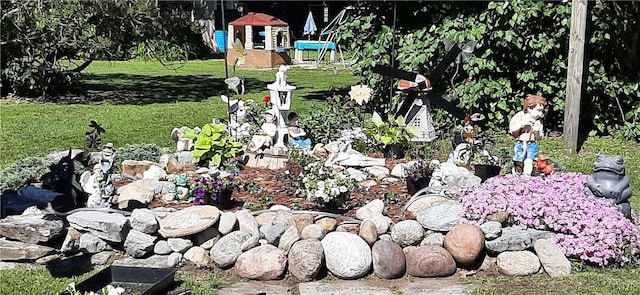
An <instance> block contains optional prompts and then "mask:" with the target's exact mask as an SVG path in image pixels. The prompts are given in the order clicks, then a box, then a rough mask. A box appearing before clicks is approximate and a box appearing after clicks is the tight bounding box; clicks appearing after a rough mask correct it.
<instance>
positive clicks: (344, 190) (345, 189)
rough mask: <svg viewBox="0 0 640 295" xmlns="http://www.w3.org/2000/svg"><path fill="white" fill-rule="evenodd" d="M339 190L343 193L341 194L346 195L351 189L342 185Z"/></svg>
mask: <svg viewBox="0 0 640 295" xmlns="http://www.w3.org/2000/svg"><path fill="white" fill-rule="evenodd" d="M338 189H339V190H340V192H341V193H346V192H347V191H348V190H349V189H347V187H346V186H344V185H341V186H340V187H339V188H338Z"/></svg>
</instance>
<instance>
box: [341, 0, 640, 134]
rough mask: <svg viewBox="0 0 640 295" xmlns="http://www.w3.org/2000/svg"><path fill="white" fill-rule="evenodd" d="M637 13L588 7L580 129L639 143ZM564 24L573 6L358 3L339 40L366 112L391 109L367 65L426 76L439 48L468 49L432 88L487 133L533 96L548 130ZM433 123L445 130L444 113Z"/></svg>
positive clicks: (556, 112) (625, 7) (554, 117)
mask: <svg viewBox="0 0 640 295" xmlns="http://www.w3.org/2000/svg"><path fill="white" fill-rule="evenodd" d="M394 5H398V9H397V16H396V17H395V25H394V16H393V9H394V7H393V6H394ZM639 7H640V4H639V3H637V2H615V1H614V2H591V3H590V4H589V10H590V11H589V16H590V19H589V23H590V25H589V27H588V30H587V35H588V44H586V46H585V49H586V52H587V54H586V56H587V57H586V58H587V60H588V64H587V65H585V71H586V79H584V81H585V82H586V88H585V90H586V91H585V93H584V95H583V97H582V101H583V104H584V105H583V108H582V113H581V114H582V117H583V119H584V121H583V122H582V124H581V127H582V129H583V131H592V133H591V134H595V133H596V132H597V133H599V134H607V133H613V132H616V130H618V131H619V132H617V134H620V135H622V136H625V137H627V138H634V137H635V138H636V140H638V139H640V127H639V126H640V101H638V99H637V97H638V96H640V95H639V93H640V90H639V89H638V80H640V79H639V73H640V65H639V63H638V49H639V47H640V43H638V32H639V29H640V27H639V26H640V25H639V21H640V13H639ZM570 20H571V4H570V3H566V2H565V3H557V2H553V3H546V2H542V1H528V0H525V1H507V2H437V3H434V2H428V3H426V2H419V3H412V5H405V4H401V3H400V2H398V3H397V4H394V3H389V2H361V3H358V5H356V6H355V9H353V10H352V11H351V14H350V19H349V21H348V22H347V24H346V26H345V30H344V32H343V33H342V34H341V36H340V39H339V40H340V41H341V42H343V44H345V45H346V46H347V47H348V48H349V50H351V51H353V52H354V53H355V54H356V57H357V58H358V59H357V63H356V65H355V67H354V68H355V70H356V71H357V72H358V73H359V74H360V75H361V79H362V82H363V83H365V84H368V85H370V86H371V87H372V88H374V90H375V97H374V99H373V100H372V101H373V104H374V107H375V108H377V109H384V110H387V111H388V110H390V109H392V107H391V106H390V105H391V104H389V96H390V95H389V93H390V92H389V88H390V87H394V85H391V84H389V82H387V81H385V80H383V78H382V77H381V76H380V75H377V74H374V73H372V72H371V71H370V69H371V67H373V66H375V65H378V64H382V65H392V66H396V67H400V68H403V69H405V70H411V69H413V68H415V67H419V68H421V69H422V70H423V71H428V70H429V69H432V68H433V67H435V65H436V63H437V62H438V61H439V60H440V59H441V58H442V57H443V56H444V55H445V53H446V51H447V50H446V48H445V43H447V42H456V43H460V44H463V43H465V42H468V41H475V42H476V46H475V51H474V56H473V57H472V58H471V59H470V60H468V62H466V63H461V64H460V66H456V64H454V65H452V66H451V67H450V68H449V70H448V72H447V74H445V79H443V80H442V81H440V83H439V84H438V85H435V87H434V90H435V91H437V92H438V93H440V94H444V95H445V97H447V98H449V99H452V100H453V99H459V100H460V104H459V105H460V106H461V107H463V108H465V109H467V110H469V112H472V111H473V112H482V113H484V114H486V115H487V116H488V120H486V124H487V125H488V127H489V128H490V129H492V130H495V131H498V130H505V128H506V126H507V125H508V120H509V118H510V117H511V116H512V115H513V114H515V112H517V111H518V110H519V109H520V108H521V107H522V100H523V99H524V97H525V95H526V94H527V93H533V94H539V95H542V96H545V97H547V98H548V99H549V100H550V103H551V107H550V111H549V114H548V116H547V118H545V123H546V124H547V128H548V129H550V130H559V128H561V126H562V122H563V109H564V100H565V88H566V79H567V72H566V70H567V65H566V60H567V55H568V46H569V32H570ZM394 27H395V29H394ZM613 36H619V37H616V40H614V37H613ZM347 41H348V42H347ZM392 41H393V42H392ZM392 57H393V58H392ZM448 84H449V85H448ZM436 121H437V122H448V123H449V124H451V123H452V121H451V119H450V116H447V115H444V114H443V113H442V112H439V113H438V114H437V116H436Z"/></svg>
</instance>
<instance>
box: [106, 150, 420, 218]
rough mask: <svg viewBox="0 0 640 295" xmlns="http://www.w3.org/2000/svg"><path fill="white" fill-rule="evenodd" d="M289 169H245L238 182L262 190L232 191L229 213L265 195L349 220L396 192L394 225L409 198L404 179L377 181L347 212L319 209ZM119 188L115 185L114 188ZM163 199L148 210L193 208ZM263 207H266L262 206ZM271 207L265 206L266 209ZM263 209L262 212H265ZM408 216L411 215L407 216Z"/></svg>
mask: <svg viewBox="0 0 640 295" xmlns="http://www.w3.org/2000/svg"><path fill="white" fill-rule="evenodd" d="M401 162H406V160H392V159H387V160H386V166H387V168H389V170H391V169H392V168H393V167H394V166H395V165H396V164H398V163H401ZM287 170H289V171H290V172H289V173H297V171H296V168H295V167H291V166H290V165H289V167H287V168H283V169H280V170H271V169H268V168H258V167H244V168H243V169H242V170H241V172H240V175H239V176H238V177H239V179H240V180H241V181H242V182H243V183H255V184H257V185H258V186H259V187H260V188H261V189H262V192H260V193H251V192H249V191H247V190H245V189H244V188H241V189H240V191H235V192H234V193H233V195H232V199H233V206H232V207H231V208H230V209H228V210H229V211H237V210H240V209H243V208H244V207H243V205H244V204H245V203H247V202H250V203H255V204H264V202H263V201H261V200H260V197H261V196H268V197H270V198H271V201H272V202H273V204H278V205H283V206H287V207H289V208H294V206H295V208H296V209H300V210H313V211H323V212H331V213H340V214H342V215H345V216H348V217H354V218H355V214H356V213H355V212H356V210H357V209H358V208H360V207H362V206H363V205H365V204H366V203H368V202H369V201H371V200H374V199H382V200H383V201H384V196H385V193H389V192H390V193H396V194H397V197H398V198H397V202H388V201H385V214H386V215H387V216H389V217H390V218H391V219H392V222H393V223H396V222H398V221H400V220H403V216H401V215H402V211H403V207H404V205H405V202H406V200H408V199H409V198H410V197H411V196H410V195H409V194H408V193H407V185H406V183H405V181H404V179H401V180H399V181H398V182H396V183H386V182H382V181H380V180H374V181H376V183H377V184H376V185H374V186H372V187H370V188H368V189H364V188H362V189H359V190H356V191H354V192H352V194H351V196H352V198H351V200H350V201H349V202H348V210H347V211H341V212H336V211H331V210H327V209H326V208H323V207H322V206H320V205H318V204H315V203H313V202H310V201H307V200H305V198H304V197H300V196H296V194H295V192H296V190H297V183H296V182H294V181H292V179H291V177H290V175H287V173H286V171H287ZM119 185H122V183H121V184H118V185H117V186H119ZM161 198H162V196H160V195H157V196H156V197H155V198H154V200H153V201H152V202H151V204H150V206H149V208H156V207H170V208H176V209H182V208H186V207H189V206H193V204H191V203H187V204H166V203H164V202H162V201H161ZM265 205H266V204H265ZM268 207H270V206H266V208H268ZM266 208H265V209H266ZM407 214H410V213H407ZM404 218H411V216H408V215H407V216H404Z"/></svg>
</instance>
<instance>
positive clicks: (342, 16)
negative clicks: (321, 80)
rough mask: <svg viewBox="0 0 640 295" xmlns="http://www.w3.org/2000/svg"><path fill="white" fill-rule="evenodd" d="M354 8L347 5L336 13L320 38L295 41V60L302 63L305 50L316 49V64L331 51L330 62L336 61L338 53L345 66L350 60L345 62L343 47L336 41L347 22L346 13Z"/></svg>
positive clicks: (321, 32)
mask: <svg viewBox="0 0 640 295" xmlns="http://www.w3.org/2000/svg"><path fill="white" fill-rule="evenodd" d="M350 9H352V8H351V6H349V7H346V8H345V9H343V10H342V11H340V13H338V15H336V17H335V18H333V20H331V22H330V23H329V24H327V26H326V27H324V28H323V29H322V31H320V34H319V38H318V39H319V40H317V41H316V40H306V41H305V40H299V41H296V42H295V43H294V49H295V54H294V60H295V61H296V62H297V63H302V62H303V61H304V60H303V52H304V51H316V52H317V55H316V59H315V64H316V65H319V64H320V62H322V61H323V60H324V58H325V55H326V54H327V52H329V62H331V63H333V62H336V53H337V55H338V56H339V58H340V60H339V62H340V63H341V64H342V65H344V66H345V67H346V66H347V64H349V62H345V59H344V55H343V54H342V49H340V45H338V44H337V43H336V40H337V37H338V34H339V32H340V27H341V26H342V25H344V24H345V22H346V21H347V20H346V14H347V13H348V11H349V10H350Z"/></svg>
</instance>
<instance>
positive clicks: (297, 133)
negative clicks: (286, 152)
mask: <svg viewBox="0 0 640 295" xmlns="http://www.w3.org/2000/svg"><path fill="white" fill-rule="evenodd" d="M287 119H288V121H289V128H288V135H289V140H288V141H289V144H290V145H294V146H297V147H301V148H308V147H311V139H309V138H305V136H306V135H307V133H306V132H304V130H302V128H300V126H298V114H296V113H294V112H291V113H289V116H288V118H287Z"/></svg>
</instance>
